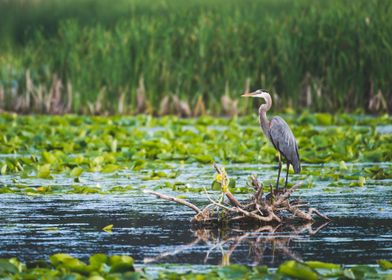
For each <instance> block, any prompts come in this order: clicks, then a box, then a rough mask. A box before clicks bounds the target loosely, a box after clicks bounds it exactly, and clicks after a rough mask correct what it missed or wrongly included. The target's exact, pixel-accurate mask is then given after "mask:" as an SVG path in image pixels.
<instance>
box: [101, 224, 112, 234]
mask: <svg viewBox="0 0 392 280" xmlns="http://www.w3.org/2000/svg"><path fill="white" fill-rule="evenodd" d="M112 229H113V225H112V224H110V225H107V226H106V227H104V228H103V229H102V230H103V231H106V232H112Z"/></svg>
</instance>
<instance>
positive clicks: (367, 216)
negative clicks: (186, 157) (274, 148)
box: [0, 163, 392, 266]
mask: <svg viewBox="0 0 392 280" xmlns="http://www.w3.org/2000/svg"><path fill="white" fill-rule="evenodd" d="M371 165H372V163H365V164H354V165H349V168H352V171H351V172H357V171H356V170H360V169H362V168H363V167H364V166H371ZM383 165H384V166H389V164H388V163H384V164H383ZM332 167H334V166H333V165H332ZM335 167H336V166H335ZM274 168H275V167H274V166H272V165H242V164H237V165H231V166H230V168H228V172H229V174H231V175H232V177H233V178H237V185H243V184H244V182H245V180H246V177H247V176H248V175H249V174H251V173H257V174H258V176H259V178H260V180H261V181H263V180H266V179H268V178H272V177H273V176H274V174H275V173H276V170H275V169H274ZM304 168H306V169H307V170H309V171H311V170H320V169H323V168H327V166H324V167H323V166H320V165H304ZM172 169H175V170H178V172H179V175H178V176H177V177H176V178H174V179H169V178H162V179H161V180H145V178H144V176H146V172H142V173H139V172H132V171H122V172H119V173H118V174H117V175H115V176H113V175H110V174H109V175H107V174H106V175H105V174H99V173H95V174H89V173H85V174H83V176H82V181H81V183H80V184H82V185H97V184H99V186H100V188H102V189H104V190H105V189H109V188H110V187H111V186H126V185H132V186H135V190H133V191H129V192H127V193H125V194H121V195H118V194H117V195H115V194H106V195H98V194H89V195H82V194H54V195H38V196H29V195H17V194H2V195H0V198H1V199H0V208H1V209H3V211H2V212H1V213H0V257H2V258H4V257H7V258H8V257H15V256H16V257H18V258H20V259H22V260H24V261H32V260H36V259H47V257H48V256H49V255H51V254H54V253H59V252H62V253H70V254H72V255H73V256H76V257H79V258H82V259H85V260H86V259H87V258H88V256H89V255H91V254H94V253H106V254H126V255H131V256H133V257H134V258H135V261H136V263H137V264H139V265H144V264H147V263H153V264H161V263H167V264H182V263H187V264H193V265H211V264H212V265H214V264H221V263H222V262H226V263H227V261H228V260H229V262H230V263H241V264H248V265H256V264H268V265H270V266H277V265H279V264H280V263H281V262H282V261H283V260H287V259H296V260H320V261H326V262H334V263H344V264H374V263H375V262H376V260H377V259H392V203H391V202H392V191H391V189H390V187H391V185H392V183H391V180H377V181H372V180H368V182H367V183H366V186H365V187H362V188H359V187H354V188H353V187H335V188H331V187H329V186H328V185H329V182H326V181H316V182H314V183H315V187H313V188H310V189H306V188H305V189H301V190H299V192H298V193H297V194H296V196H300V197H302V198H303V199H305V200H307V201H309V202H310V204H311V205H312V206H315V207H317V208H318V209H319V210H320V211H321V212H323V213H325V214H327V215H328V216H330V217H331V218H332V219H333V221H332V222H331V223H329V224H327V225H323V224H322V223H320V222H318V223H316V224H313V225H311V224H306V225H295V226H283V227H278V228H273V227H265V228H253V229H239V228H234V229H231V230H229V229H224V230H197V229H195V228H192V226H191V224H190V223H189V220H190V218H191V217H192V216H193V214H194V213H193V211H192V210H189V209H188V208H185V207H183V206H180V205H177V204H175V203H171V202H167V201H163V200H158V199H156V198H155V197H154V196H149V195H145V194H143V193H142V192H141V191H140V190H138V189H137V187H136V186H141V185H144V186H145V187H146V188H148V189H154V188H156V187H158V186H160V185H162V184H163V183H162V182H163V181H170V182H184V184H188V185H189V186H190V187H192V186H194V187H200V186H205V187H207V188H208V187H209V185H210V184H211V179H212V175H213V170H212V169H211V167H210V166H205V165H204V166H199V165H173V166H172ZM167 172H169V169H168V170H167ZM290 178H291V180H293V181H298V180H300V179H306V176H305V175H300V176H298V175H295V176H292V177H290ZM11 179H12V177H10V176H2V177H1V180H2V181H1V182H0V184H11V183H12V180H11ZM17 181H18V183H19V184H24V185H29V186H39V185H42V184H50V185H57V186H60V187H63V188H64V189H66V188H69V185H71V184H72V182H71V181H72V180H71V179H68V178H66V177H64V176H62V175H59V176H56V177H55V178H54V179H53V180H49V181H48V180H46V181H45V180H39V179H33V178H27V179H23V178H17ZM346 181H347V185H349V183H350V181H349V180H346ZM326 190H328V191H326ZM160 191H161V192H164V193H167V194H171V195H178V194H179V193H178V192H173V191H171V190H168V189H161V190H160ZM184 195H185V196H186V197H187V198H188V199H189V200H191V201H192V202H194V203H195V204H197V205H203V204H204V203H205V202H206V201H205V198H204V196H203V194H199V193H184ZM247 196H248V195H240V196H239V197H240V198H242V199H244V198H246V197H247ZM109 224H113V225H114V226H113V230H112V232H111V233H109V232H105V231H103V230H102V228H103V227H105V226H107V225H109ZM317 228H319V229H318V231H317ZM224 256H225V257H224Z"/></svg>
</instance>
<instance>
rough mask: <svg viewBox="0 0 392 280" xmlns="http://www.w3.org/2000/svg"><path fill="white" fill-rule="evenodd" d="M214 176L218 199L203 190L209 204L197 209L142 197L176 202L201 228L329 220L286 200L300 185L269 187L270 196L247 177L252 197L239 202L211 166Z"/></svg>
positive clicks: (184, 202) (220, 173)
mask: <svg viewBox="0 0 392 280" xmlns="http://www.w3.org/2000/svg"><path fill="white" fill-rule="evenodd" d="M214 168H215V170H216V172H217V175H216V180H217V182H219V183H220V185H221V196H220V198H218V199H213V198H211V196H210V194H209V193H208V191H207V190H206V189H204V191H205V195H206V197H207V199H208V201H209V204H208V205H207V206H205V207H204V208H202V209H200V208H199V207H197V206H196V205H194V204H193V203H191V202H189V201H187V200H184V199H180V198H176V197H172V196H169V195H165V194H161V193H159V192H155V191H150V190H145V191H144V192H145V193H148V194H152V195H155V196H157V197H158V198H161V199H165V200H169V201H173V202H176V203H178V204H182V205H184V206H187V207H189V208H191V209H192V210H193V211H195V213H196V214H195V215H194V217H193V218H192V223H194V224H196V225H201V226H207V225H219V224H227V223H232V222H244V223H250V224H260V225H263V224H264V225H265V224H282V223H284V222H287V221H290V220H300V221H303V222H311V221H313V220H314V219H313V216H312V215H313V214H315V215H317V216H319V217H320V218H322V219H324V220H328V221H329V220H330V219H329V218H328V217H327V216H325V215H323V214H321V213H320V212H319V211H318V210H317V209H316V208H310V207H308V206H307V203H305V202H303V201H300V200H290V196H291V195H292V193H293V192H294V191H295V190H297V189H298V188H299V187H300V186H301V184H302V183H297V184H295V185H294V186H292V187H291V188H290V189H284V190H279V191H274V190H273V188H272V186H270V192H269V193H264V191H263V185H262V184H261V183H260V182H259V181H258V180H257V178H256V176H254V175H253V176H251V179H250V185H251V186H252V187H253V188H254V193H253V195H252V196H251V198H250V199H248V200H245V201H239V200H238V199H237V198H236V197H235V196H234V195H233V194H232V193H231V192H230V189H229V182H230V179H229V177H228V175H227V173H226V171H225V170H224V168H221V167H219V166H218V165H217V164H215V163H214Z"/></svg>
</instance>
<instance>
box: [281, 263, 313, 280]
mask: <svg viewBox="0 0 392 280" xmlns="http://www.w3.org/2000/svg"><path fill="white" fill-rule="evenodd" d="M278 272H280V273H282V274H285V275H288V276H291V277H295V278H297V279H302V280H317V279H319V277H318V275H317V273H316V272H315V271H313V270H312V269H311V268H310V267H309V266H306V265H304V264H301V263H298V262H296V261H286V262H284V263H283V264H281V265H280V266H279V269H278Z"/></svg>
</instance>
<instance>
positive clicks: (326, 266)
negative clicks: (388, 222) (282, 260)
mask: <svg viewBox="0 0 392 280" xmlns="http://www.w3.org/2000/svg"><path fill="white" fill-rule="evenodd" d="M305 264H306V265H307V266H309V267H311V268H323V269H340V268H341V267H340V265H338V264H334V263H326V262H318V261H308V262H305Z"/></svg>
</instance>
